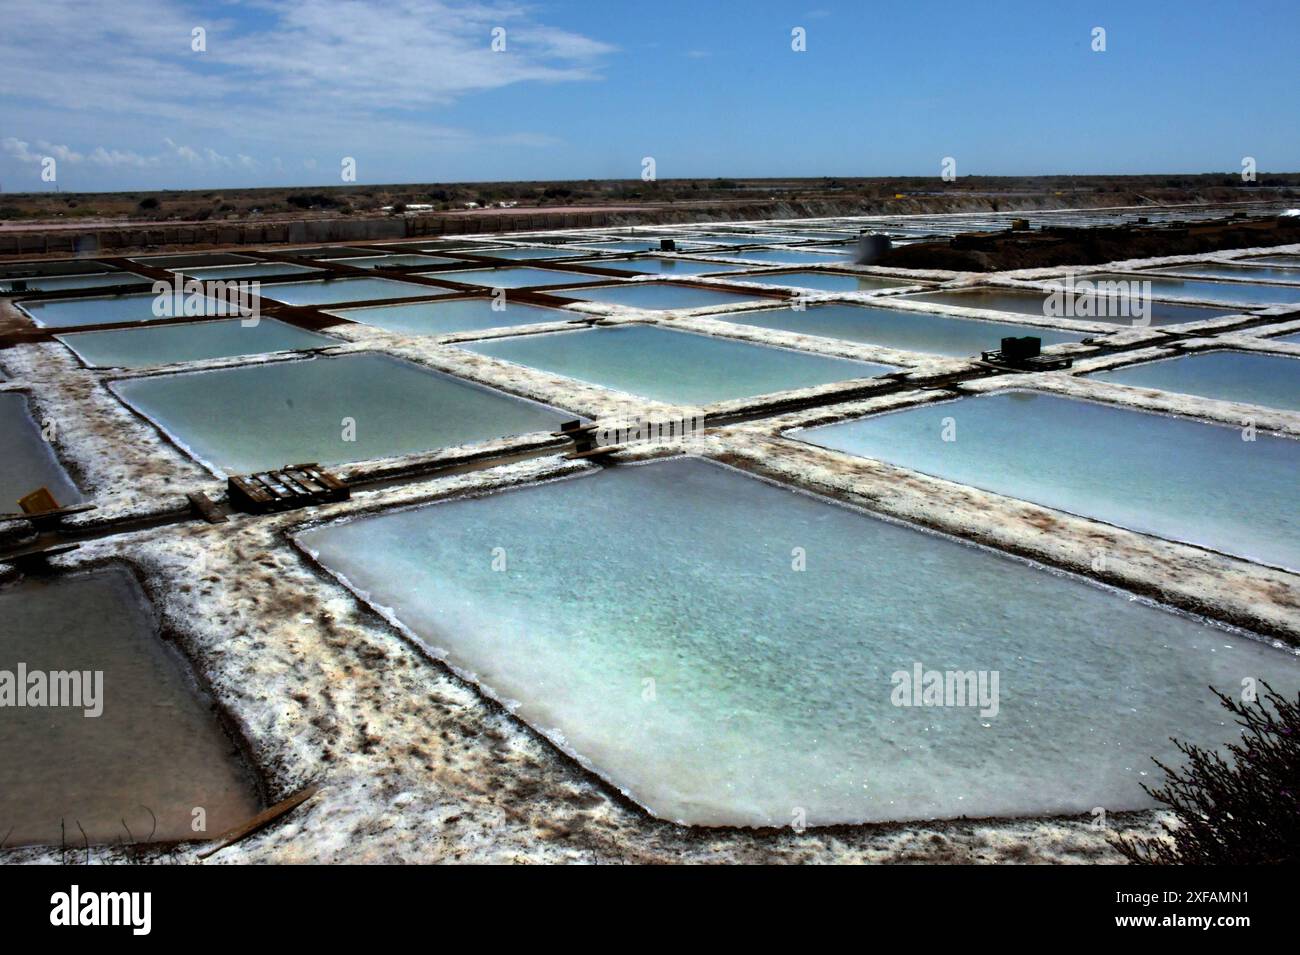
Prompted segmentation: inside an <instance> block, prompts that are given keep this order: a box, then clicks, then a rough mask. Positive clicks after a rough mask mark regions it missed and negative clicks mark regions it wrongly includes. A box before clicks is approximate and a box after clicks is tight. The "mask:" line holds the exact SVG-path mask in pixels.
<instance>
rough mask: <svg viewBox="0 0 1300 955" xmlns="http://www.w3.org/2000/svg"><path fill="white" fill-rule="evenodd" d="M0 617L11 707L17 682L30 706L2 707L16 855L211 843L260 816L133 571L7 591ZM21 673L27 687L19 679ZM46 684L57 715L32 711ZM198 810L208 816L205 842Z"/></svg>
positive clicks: (241, 769)
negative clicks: (23, 850)
mask: <svg viewBox="0 0 1300 955" xmlns="http://www.w3.org/2000/svg"><path fill="white" fill-rule="evenodd" d="M0 616H3V618H4V621H5V626H4V627H3V628H2V629H0V698H2V697H3V696H4V694H5V692H6V686H5V681H6V674H8V675H9V677H8V678H9V679H10V680H13V681H14V682H13V683H11V684H10V686H9V688H8V692H9V693H11V694H12V693H14V692H16V691H19V690H22V691H26V692H25V696H24V702H25V703H26V704H27V705H25V706H21V707H20V706H16V705H14V702H15V701H14V700H12V699H10V700H9V701H7V704H6V706H5V707H4V709H3V710H0V714H2V717H0V764H3V765H4V766H5V767H6V771H5V782H4V785H3V786H0V830H3V831H5V832H7V833H8V835H6V836H5V844H6V845H10V846H12V845H33V844H44V845H56V846H57V845H61V844H66V845H67V846H68V847H69V849H71V848H72V847H74V846H76V847H78V849H79V850H80V851H83V852H84V840H85V839H88V840H89V841H90V842H91V843H92V844H93V843H118V842H124V843H132V842H145V841H146V840H152V841H155V842H161V841H170V840H184V839H211V838H213V837H215V836H217V835H219V834H221V833H222V832H224V831H226V830H227V829H231V828H233V827H235V826H237V825H240V824H242V823H244V822H247V821H248V820H250V819H251V818H252V817H253V816H254V815H256V814H257V812H258V811H259V810H260V808H261V806H260V804H259V800H258V796H257V791H256V787H255V785H254V783H253V780H252V778H251V776H250V775H249V773H248V770H247V768H246V767H245V765H244V763H243V760H242V758H241V756H240V753H239V751H238V749H237V747H236V746H235V744H234V742H233V741H232V740H231V739H230V738H229V737H228V736H227V735H226V734H225V732H223V730H222V728H221V726H220V724H219V723H218V722H217V719H216V716H215V715H214V714H213V712H212V704H211V702H210V701H209V700H208V698H207V696H206V695H204V694H203V693H202V692H201V691H200V690H199V689H198V687H197V686H196V685H195V683H194V680H193V677H192V676H191V675H190V673H189V669H188V667H187V666H186V664H185V661H183V660H182V659H181V658H180V656H179V655H178V654H177V653H176V652H175V651H174V650H173V649H172V648H171V647H169V646H167V645H166V644H164V643H163V641H162V639H161V638H160V635H159V633H158V625H157V623H156V622H155V620H154V619H153V616H152V614H151V612H150V608H149V606H148V604H147V603H146V601H145V597H144V595H143V594H142V593H141V592H140V588H139V586H138V585H137V584H136V582H135V580H134V578H133V577H132V576H131V574H130V573H129V572H128V571H127V570H125V569H123V568H121V567H109V568H105V569H101V570H96V571H94V572H92V573H87V574H76V575H73V576H63V577H57V578H52V579H44V578H43V579H28V580H24V581H22V582H20V583H17V584H11V585H9V586H6V587H3V588H0ZM20 667H21V668H22V670H21V672H22V673H24V674H25V676H26V679H27V685H26V686H21V685H20V684H18V682H17V676H18V674H19V672H20V670H19V668H20ZM60 671H61V672H64V673H77V674H79V676H78V678H77V682H78V683H79V684H80V685H81V695H80V696H78V697H76V698H75V700H74V698H73V697H72V696H71V695H68V696H65V695H63V693H62V692H61V693H60V695H59V697H58V700H59V702H60V703H63V704H65V705H59V706H54V705H50V704H51V703H53V702H54V696H53V692H54V691H53V689H52V687H53V686H54V685H55V677H54V674H56V673H58V672H60ZM96 673H98V674H99V676H98V677H96V676H95V674H96ZM41 684H44V685H45V686H46V693H45V697H44V701H45V705H42V706H33V705H31V703H32V701H33V699H34V697H33V696H32V693H33V692H35V688H36V687H37V686H39V685H41ZM59 685H61V686H63V685H69V684H68V683H67V682H66V681H64V680H62V679H60V680H59ZM96 686H98V691H97V690H96ZM92 698H93V699H92ZM69 701H73V702H77V703H78V704H79V705H66V704H68V703H69ZM96 710H98V713H97V714H96V715H93V716H87V715H86V713H87V712H92V713H93V712H95V711H96ZM196 808H201V809H202V810H203V813H204V816H205V818H204V826H205V828H204V829H203V830H202V831H200V832H196V831H195V830H194V829H193V827H192V824H193V823H194V821H195V819H196V818H197V817H196V816H195V814H194V810H195V809H196ZM83 830H84V832H85V836H84V837H83V836H82V832H83ZM78 858H79V859H84V858H85V857H84V855H83V856H80V857H78Z"/></svg>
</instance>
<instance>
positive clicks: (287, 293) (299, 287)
mask: <svg viewBox="0 0 1300 955" xmlns="http://www.w3.org/2000/svg"><path fill="white" fill-rule="evenodd" d="M437 293H438V290H437V289H436V288H431V287H430V286H428V285H417V284H416V283H414V282H399V281H398V280H396V279H368V278H347V279H331V280H329V281H327V282H326V281H319V280H317V281H311V282H277V283H276V284H275V285H264V286H262V291H261V297H262V298H269V299H273V300H274V301H277V302H283V303H284V304H285V305H333V304H337V303H338V302H371V301H374V302H377V301H382V300H383V299H387V298H415V297H416V296H418V295H436V294H437Z"/></svg>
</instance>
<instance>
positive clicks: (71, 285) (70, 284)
mask: <svg viewBox="0 0 1300 955" xmlns="http://www.w3.org/2000/svg"><path fill="white" fill-rule="evenodd" d="M148 281H149V279H147V278H145V277H144V276H143V275H136V274H135V273H134V272H95V273H93V274H88V275H50V276H37V277H33V278H24V279H6V280H0V292H12V291H13V290H14V283H15V282H23V283H26V286H27V291H29V292H57V291H62V290H65V289H78V288H100V287H103V286H106V285H130V284H132V283H136V284H139V283H141V282H148Z"/></svg>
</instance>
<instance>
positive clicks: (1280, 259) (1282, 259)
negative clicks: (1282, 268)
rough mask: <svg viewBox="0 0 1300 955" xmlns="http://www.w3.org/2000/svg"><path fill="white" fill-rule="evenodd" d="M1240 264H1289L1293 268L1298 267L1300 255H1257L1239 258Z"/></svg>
mask: <svg viewBox="0 0 1300 955" xmlns="http://www.w3.org/2000/svg"><path fill="white" fill-rule="evenodd" d="M1240 262H1241V264H1242V265H1289V266H1290V267H1291V268H1293V269H1300V255H1285V254H1284V255H1257V256H1254V257H1252V258H1249V259H1241V260H1240Z"/></svg>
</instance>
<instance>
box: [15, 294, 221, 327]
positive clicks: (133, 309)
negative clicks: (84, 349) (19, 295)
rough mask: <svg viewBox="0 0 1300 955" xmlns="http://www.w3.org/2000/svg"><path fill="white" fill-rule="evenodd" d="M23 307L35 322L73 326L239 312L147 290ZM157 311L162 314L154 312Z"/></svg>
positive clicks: (215, 302) (217, 303)
mask: <svg viewBox="0 0 1300 955" xmlns="http://www.w3.org/2000/svg"><path fill="white" fill-rule="evenodd" d="M21 307H22V309H23V310H24V311H26V312H27V313H28V314H29V315H31V317H32V320H33V321H35V322H36V324H37V325H41V326H44V327H46V328H73V327H77V326H82V325H115V324H117V323H119V322H156V321H159V320H161V319H168V318H180V317H190V318H212V317H220V316H227V315H235V314H238V310H237V309H236V307H235V305H234V304H233V303H231V302H227V301H222V300H219V299H211V298H199V297H197V296H191V295H185V294H181V295H172V296H171V298H170V301H168V300H167V297H166V296H163V297H161V298H160V297H159V296H155V295H151V294H149V293H147V292H146V293H143V294H140V295H113V296H106V297H101V298H68V299H60V300H59V301H55V302H23V303H22V306H21ZM155 307H157V311H158V312H161V313H162V314H156V313H155Z"/></svg>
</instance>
